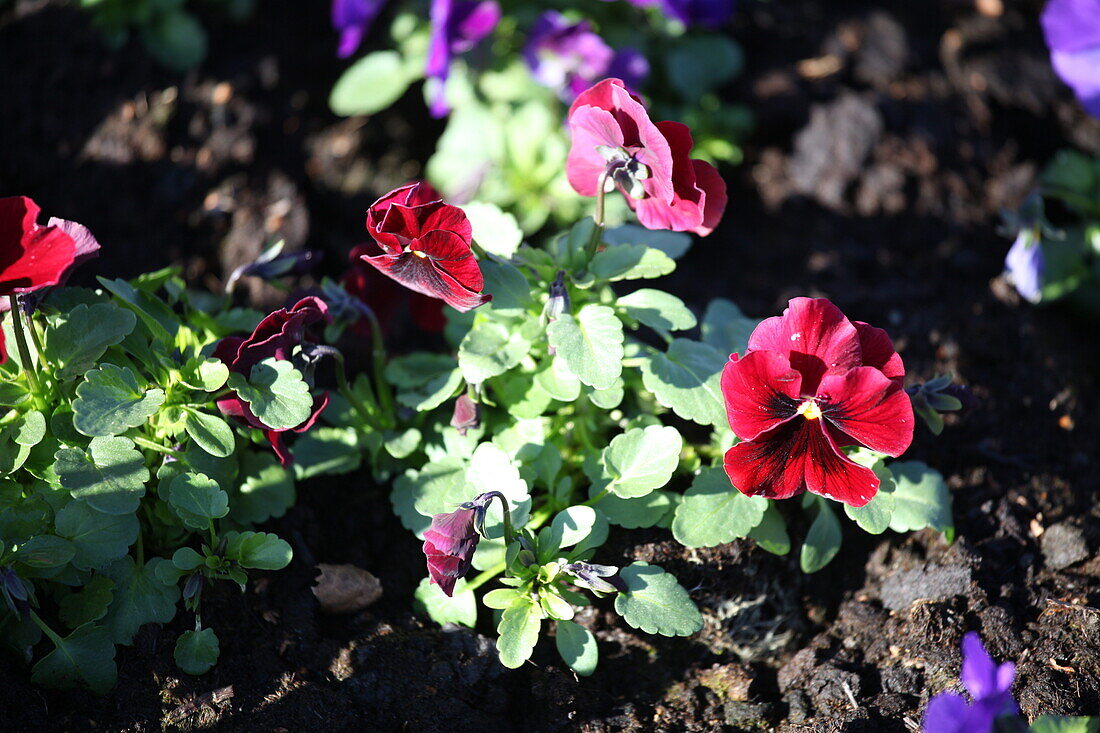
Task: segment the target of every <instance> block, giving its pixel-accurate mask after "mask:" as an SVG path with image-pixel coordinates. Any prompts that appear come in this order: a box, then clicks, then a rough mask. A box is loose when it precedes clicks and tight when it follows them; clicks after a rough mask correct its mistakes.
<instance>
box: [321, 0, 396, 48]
mask: <svg viewBox="0 0 1100 733" xmlns="http://www.w3.org/2000/svg"><path fill="white" fill-rule="evenodd" d="M385 4H386V0H332V27H333V28H335V29H336V30H337V31H339V32H340V46H339V48H338V49H337V51H336V55H337V56H339V57H340V58H342V59H343V58H347V57H348V56H351V55H352V54H353V53H355V52H356V51H357V50H358V49H359V44H360V42H362V40H363V36H365V35H366V34H367V33H369V32H370V27H371V25H372V24H373V23H374V19H375V18H377V17H378V14H379V13H380V12H382V6H383V5H385Z"/></svg>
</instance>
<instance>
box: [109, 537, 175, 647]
mask: <svg viewBox="0 0 1100 733" xmlns="http://www.w3.org/2000/svg"><path fill="white" fill-rule="evenodd" d="M167 562H169V561H168V560H165V559H164V558H163V557H154V558H152V559H151V560H149V561H148V562H147V563H145V565H143V566H141V567H138V566H137V565H135V564H134V559H133V558H132V557H130V556H128V555H127V556H124V557H121V558H119V559H118V560H116V561H115V562H113V563H112V564H111V565H110V566H108V567H106V568H104V569H103V573H104V574H105V575H106V576H107V577H109V578H110V579H111V580H113V581H115V590H114V600H112V601H111V605H110V607H109V608H108V609H107V615H106V617H104V619H103V625H104V627H105V628H106V629H107V631H108V632H110V634H111V638H112V639H113V640H114V642H115V643H116V644H130V643H132V642H133V640H134V634H136V633H137V630H138V629H139V628H141V627H142V626H143V625H145V624H150V623H158V624H166V623H168V622H169V621H171V620H172V619H173V618H175V616H176V601H178V600H179V598H180V592H179V588H177V587H176V586H175V585H165V584H164V583H162V582H160V578H158V577H157V566H158V565H160V564H161V563H167Z"/></svg>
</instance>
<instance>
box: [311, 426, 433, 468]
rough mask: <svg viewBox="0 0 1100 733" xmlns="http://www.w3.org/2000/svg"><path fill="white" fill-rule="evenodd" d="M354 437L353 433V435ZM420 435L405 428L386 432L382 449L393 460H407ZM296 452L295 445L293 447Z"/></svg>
mask: <svg viewBox="0 0 1100 733" xmlns="http://www.w3.org/2000/svg"><path fill="white" fill-rule="evenodd" d="M353 437H354V433H353ZM420 441H421V435H420V431H419V430H417V429H416V428H407V429H406V430H402V431H401V432H397V431H394V430H387V431H386V432H385V433H384V434H383V442H382V447H383V448H385V449H386V452H387V453H389V454H390V455H391V456H393V457H394V458H396V459H398V460H401V459H403V458H408V457H409V456H410V455H412V454H413V451H415V450H416V449H417V448H418V447H419V446H420ZM295 450H297V445H295Z"/></svg>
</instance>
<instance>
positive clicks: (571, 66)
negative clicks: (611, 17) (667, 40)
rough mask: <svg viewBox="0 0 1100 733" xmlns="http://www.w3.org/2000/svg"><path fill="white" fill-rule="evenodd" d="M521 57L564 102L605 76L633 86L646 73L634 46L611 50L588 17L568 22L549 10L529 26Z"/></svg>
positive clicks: (647, 68)
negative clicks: (593, 28)
mask: <svg viewBox="0 0 1100 733" xmlns="http://www.w3.org/2000/svg"><path fill="white" fill-rule="evenodd" d="M523 57H524V60H526V62H527V65H528V67H530V69H531V73H532V74H533V75H534V77H535V79H536V80H537V81H538V82H539V83H540V84H542V85H544V86H547V87H549V88H551V89H554V90H556V91H557V92H558V95H559V96H560V97H561V98H562V99H563V100H565V101H567V102H572V101H573V100H574V99H575V98H576V97H577V95H578V94H580V93H581V92H583V91H584V90H586V89H588V87H589V86H591V85H592V84H593V83H594V82H597V81H599V80H601V79H604V78H606V77H618V78H621V79H622V80H623V83H624V84H626V87H627V89H631V90H633V89H637V88H638V87H639V86H641V84H642V82H643V81H645V78H646V77H647V76H649V62H648V61H646V59H645V57H644V56H642V55H641V54H640V53H638V52H637V51H636V50H634V49H632V48H624V49H622V50H619V51H615V50H612V48H611V47H610V46H608V45H607V43H606V42H605V41H604V40H603V39H602V38H600V36H599V35H598V34H597V33H596V32H595V31H593V30H592V26H591V24H590V23H589V22H588V21H585V20H581V21H577V22H571V21H570V20H569V19H568V18H566V17H565V16H564V15H562V14H561V13H558V12H556V11H553V10H549V11H547V12H545V13H543V14H542V15H540V16H539V19H538V21H536V22H535V25H534V26H533V27H532V28H531V32H530V33H529V35H528V40H527V45H526V46H525V47H524V50H523Z"/></svg>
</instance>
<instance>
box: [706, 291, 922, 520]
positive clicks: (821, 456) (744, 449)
mask: <svg viewBox="0 0 1100 733" xmlns="http://www.w3.org/2000/svg"><path fill="white" fill-rule="evenodd" d="M904 378H905V367H904V366H903V364H902V361H901V357H900V356H899V355H898V353H897V352H896V351H895V350H894V347H893V345H892V344H891V343H890V337H889V336H887V335H886V332H885V331H883V330H882V329H879V328H874V327H872V326H869V325H867V324H866V323H861V322H858V321H857V322H854V323H853V322H851V321H849V320H848V319H847V318H846V317H845V316H844V314H843V313H841V312H840V309H839V308H837V307H836V306H835V305H833V304H832V303H830V302H829V301H828V300H825V299H811V298H795V299H794V300H792V301H790V305H789V307H788V308H787V309H786V310H785V311H784V312H783V315H782V316H777V317H773V318H768V319H767V320H765V321H763V322H762V323H761V324H760V325H759V326H757V328H756V330H754V331H753V333H752V336H750V337H749V342H748V348H747V349H746V351H745V353H744V354H741V355H738V354H733V355H732V356H731V357H730V361H729V363H728V364H726V368H725V370H724V371H723V372H722V394H723V396H724V397H725V401H726V414H727V417H728V418H729V424H730V427H731V428H732V429H733V432H734V433H735V434H736V435H737V437H738V438H740V439H741V442H739V443H737V444H736V445H734V446H733V447H732V448H730V449H729V451H728V452H727V453H726V458H725V468H726V473H727V475H728V476H729V478H730V481H732V482H733V485H734V486H736V487H737V488H738V489H740V490H741V492H743V493H744V494H747V495H749V496H765V497H768V498H770V499H785V498H787V497H790V496H794V495H796V494H800V493H802V492H803V491H809V492H811V493H813V494H818V495H820V496H825V497H828V498H830V499H836V500H837V501H841V502H844V503H845V504H849V505H851V506H854V507H860V506H864V505H865V504H867V502H869V501H870V500H871V499H873V498H874V496H875V494H876V492H877V491H878V487H879V479H878V477H877V476H876V475H875V473H874V472H873V471H872V470H871V469H869V468H866V467H864V466H860V465H859V464H857V463H856V462H854V461H853V460H851V459H850V458H848V457H847V456H846V455H845V454H844V451H843V450H842V448H843V447H844V446H852V445H855V446H863V447H866V448H870V449H871V450H874V451H878V452H880V453H885V454H886V455H888V456H899V455H901V454H902V453H904V452H905V450H906V449H907V448H908V447H909V444H910V442H912V439H913V407H912V404H911V403H910V400H909V397H908V395H906V393H905V391H904V390H903V389H902V386H903V385H902V382H903V381H904Z"/></svg>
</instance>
